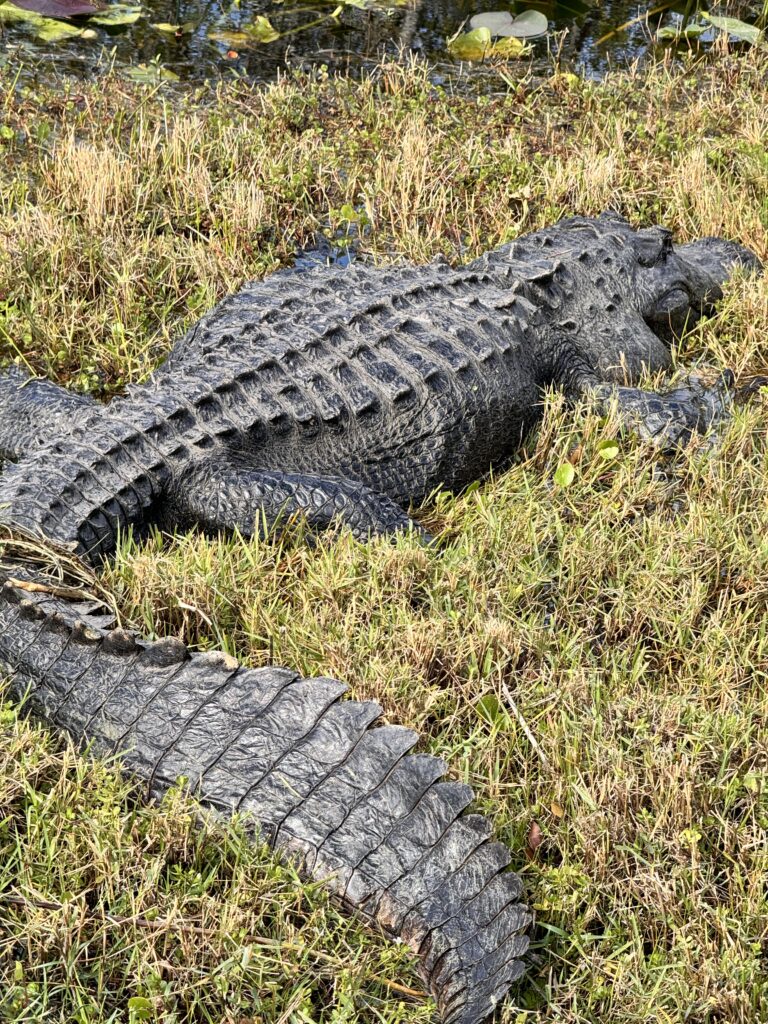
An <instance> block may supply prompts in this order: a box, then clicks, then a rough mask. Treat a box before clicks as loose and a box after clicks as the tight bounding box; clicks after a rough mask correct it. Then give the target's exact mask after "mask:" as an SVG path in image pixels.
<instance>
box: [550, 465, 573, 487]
mask: <svg viewBox="0 0 768 1024" xmlns="http://www.w3.org/2000/svg"><path fill="white" fill-rule="evenodd" d="M575 476H576V470H575V469H574V468H573V466H572V465H571V464H570V462H563V463H562V464H561V465H559V466H558V467H557V469H556V470H555V483H556V484H557V486H558V487H570V486H571V484H572V483H573V480H574V477H575Z"/></svg>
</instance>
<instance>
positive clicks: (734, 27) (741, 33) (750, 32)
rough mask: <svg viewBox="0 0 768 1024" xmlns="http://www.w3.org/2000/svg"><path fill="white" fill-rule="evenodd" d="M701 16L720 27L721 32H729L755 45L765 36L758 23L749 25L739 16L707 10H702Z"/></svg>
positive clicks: (735, 37) (736, 37)
mask: <svg viewBox="0 0 768 1024" xmlns="http://www.w3.org/2000/svg"><path fill="white" fill-rule="evenodd" d="M701 16H702V18H706V20H707V21H708V22H710V23H711V24H712V25H714V26H715V28H719V29H720V31H721V32H727V33H728V35H730V36H733V37H734V39H741V40H743V41H744V42H745V43H752V44H753V45H754V44H756V43H759V42H761V40H762V38H763V33H762V31H761V30H760V29H759V28H758V27H757V25H749V24H748V23H747V22H746V21H740V20H739V19H738V18H725V17H721V16H720V15H717V14H707V12H706V11H702V12H701Z"/></svg>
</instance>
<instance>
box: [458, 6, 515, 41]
mask: <svg viewBox="0 0 768 1024" xmlns="http://www.w3.org/2000/svg"><path fill="white" fill-rule="evenodd" d="M513 20H514V19H513V18H512V15H511V14H510V13H509V11H484V12H483V13H482V14H476V15H475V16H474V17H473V18H470V19H469V27H470V28H471V29H475V28H487V29H488V31H489V32H490V33H491V35H492V36H501V35H503V34H504V30H505V29H507V28H509V26H510V25H511V24H512V22H513Z"/></svg>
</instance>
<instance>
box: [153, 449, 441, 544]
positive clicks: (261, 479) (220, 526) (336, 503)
mask: <svg viewBox="0 0 768 1024" xmlns="http://www.w3.org/2000/svg"><path fill="white" fill-rule="evenodd" d="M297 512H298V513H301V514H302V515H304V516H305V518H306V520H307V522H308V523H309V525H310V526H311V527H312V528H315V529H322V528H325V527H328V526H331V525H333V524H334V523H338V524H343V525H346V526H348V527H349V528H350V529H351V530H352V533H353V534H354V536H355V537H357V538H358V539H359V540H366V539H367V538H369V537H370V536H372V535H375V534H390V533H394V532H395V531H397V530H408V529H412V530H414V531H415V532H416V533H417V534H419V535H420V536H422V537H424V538H425V539H428V535H427V534H426V532H425V531H424V530H422V528H421V527H420V526H418V525H417V524H416V523H414V521H413V520H412V519H411V518H410V516H409V515H408V514H407V513H406V512H404V511H403V509H402V508H401V507H400V506H399V505H397V504H395V502H394V501H392V500H391V499H390V498H387V497H386V496H384V495H381V494H377V493H376V492H375V491H372V490H371V489H370V488H368V487H366V486H365V485H364V484H362V483H359V482H357V481H355V480H348V479H345V478H343V477H332V476H313V475H311V474H308V473H284V472H280V471H279V470H248V469H240V468H238V467H233V466H224V467H222V466H220V465H214V464H213V463H209V462H206V463H204V464H203V465H201V466H200V467H198V468H197V469H196V470H194V471H193V472H191V473H187V474H185V475H184V477H183V478H180V479H177V480H176V481H175V482H174V483H173V484H171V485H170V487H169V488H168V490H167V492H166V498H165V502H164V504H163V507H162V508H161V509H160V517H161V521H162V522H163V523H164V524H166V525H168V526H175V527H182V528H183V527H187V526H199V527H201V528H202V529H204V530H206V531H210V532H217V531H219V530H239V531H240V533H242V534H244V535H245V536H252V535H253V534H254V533H260V532H264V531H263V528H264V527H265V526H266V527H267V528H269V527H270V526H272V525H274V524H275V523H276V522H278V520H280V519H281V518H283V517H288V516H291V515H293V514H295V513H297Z"/></svg>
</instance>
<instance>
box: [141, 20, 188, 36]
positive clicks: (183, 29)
mask: <svg viewBox="0 0 768 1024" xmlns="http://www.w3.org/2000/svg"><path fill="white" fill-rule="evenodd" d="M151 27H152V28H153V29H155V30H156V31H157V32H168V33H169V34H172V35H175V36H182V35H187V33H189V32H194V31H195V29H196V28H197V22H196V21H185V22H184V24H183V25H172V24H171V23H170V22H168V21H153V22H152V26H151Z"/></svg>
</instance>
